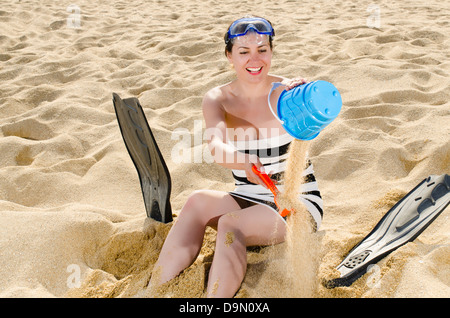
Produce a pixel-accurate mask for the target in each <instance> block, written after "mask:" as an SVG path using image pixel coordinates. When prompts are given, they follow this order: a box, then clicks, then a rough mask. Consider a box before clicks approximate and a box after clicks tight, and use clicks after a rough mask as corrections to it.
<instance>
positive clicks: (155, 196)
mask: <svg viewBox="0 0 450 318" xmlns="http://www.w3.org/2000/svg"><path fill="white" fill-rule="evenodd" d="M113 103H114V109H115V111H116V116H117V121H118V122H119V127H120V132H121V133H122V137H123V140H124V142H125V146H126V147H127V149H128V153H129V154H130V156H131V159H132V160H133V163H134V165H135V167H136V170H137V172H138V175H139V180H140V183H141V189H142V195H143V196H144V204H145V209H146V211H147V216H148V217H150V218H152V219H155V220H157V221H160V222H163V223H169V222H171V221H172V208H171V205H170V192H171V188H172V184H171V178H170V173H169V170H168V169H167V166H166V163H165V161H164V158H163V156H162V154H161V151H160V150H159V148H158V145H157V143H156V140H155V137H154V136H153V133H152V131H151V129H150V126H149V125H148V122H147V118H146V117H145V114H144V111H143V110H142V106H141V105H140V103H139V100H138V99H137V98H127V99H123V100H122V99H121V98H120V97H119V95H117V94H115V93H113Z"/></svg>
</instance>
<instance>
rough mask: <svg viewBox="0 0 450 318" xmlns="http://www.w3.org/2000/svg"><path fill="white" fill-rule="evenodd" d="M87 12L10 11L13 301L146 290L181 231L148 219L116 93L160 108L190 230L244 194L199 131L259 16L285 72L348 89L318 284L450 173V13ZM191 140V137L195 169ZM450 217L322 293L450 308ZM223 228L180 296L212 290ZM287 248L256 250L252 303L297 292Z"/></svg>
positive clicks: (5, 98) (322, 165)
mask: <svg viewBox="0 0 450 318" xmlns="http://www.w3.org/2000/svg"><path fill="white" fill-rule="evenodd" d="M71 3H72V2H69V1H66V2H65V1H48V0H43V1H26V0H22V1H18V0H14V1H13V0H5V1H2V5H1V7H0V81H1V85H0V154H1V155H0V224H1V227H0V296H1V297H141V296H142V297H144V296H146V291H145V286H146V285H147V282H148V280H149V278H150V275H151V271H152V269H153V264H154V263H155V261H156V259H157V257H158V253H159V250H160V248H161V246H162V243H163V241H164V239H165V236H166V235H167V233H168V230H169V229H170V227H171V225H172V224H161V223H157V222H155V221H153V220H150V219H147V218H146V216H145V210H144V204H143V200H142V194H141V189H140V185H139V181H138V176H137V173H136V170H135V168H134V165H133V163H132V161H131V159H130V157H129V155H128V153H127V150H126V148H125V145H124V143H123V140H122V137H121V135H120V130H119V127H118V124H117V120H116V117H115V114H114V109H113V104H112V92H116V93H118V94H119V95H120V96H121V97H123V98H126V97H138V98H139V100H140V102H141V104H142V105H143V106H144V110H145V113H146V116H147V118H148V121H149V123H150V126H151V127H152V129H153V132H154V134H155V137H156V139H157V140H158V144H159V145H160V148H161V151H162V153H163V155H164V157H165V158H166V162H167V165H168V167H169V170H170V172H171V175H172V180H173V190H172V205H173V210H174V216H175V219H176V214H177V213H178V211H179V210H180V209H181V207H182V205H183V203H184V202H185V200H186V199H187V197H188V196H189V194H190V193H191V192H192V191H194V190H196V189H217V190H224V191H228V190H232V189H233V188H234V185H233V183H232V177H231V173H230V172H229V171H227V170H226V169H224V168H221V167H220V166H218V165H216V164H211V163H208V162H207V161H208V160H207V159H210V158H209V157H208V153H207V151H206V149H207V148H206V144H205V142H202V140H201V139H202V137H201V136H202V128H201V126H199V125H198V123H199V121H200V123H201V120H202V113H201V107H200V104H201V100H202V97H203V95H204V94H205V92H206V91H208V90H209V89H210V88H212V87H214V86H217V85H220V84H224V83H226V82H228V81H230V80H232V79H233V78H234V72H233V70H232V69H231V68H230V66H229V64H228V61H227V60H226V58H225V57H224V54H223V50H224V44H223V34H224V32H225V30H226V28H227V26H228V25H229V24H230V23H231V22H232V21H233V20H235V19H236V18H239V17H241V16H243V15H245V14H247V13H253V14H256V15H261V16H264V17H266V18H268V19H269V20H271V21H272V23H273V24H274V26H275V30H276V37H275V42H274V44H275V52H274V59H273V62H272V73H273V74H277V75H282V76H286V77H294V76H303V77H306V78H308V79H309V80H316V79H322V80H326V81H330V82H332V83H333V84H334V85H335V86H336V87H337V88H338V89H339V91H340V92H341V94H342V98H343V102H344V103H343V108H342V112H341V114H340V116H339V117H338V118H337V119H336V120H335V121H334V122H333V123H332V124H331V125H330V126H329V127H328V128H327V129H326V130H325V131H324V132H323V133H321V134H320V135H319V137H317V138H316V139H315V140H314V141H313V142H312V143H311V148H310V157H311V160H312V162H313V164H314V166H315V171H316V177H317V180H318V182H319V186H320V188H321V191H322V197H323V199H324V204H325V217H324V220H323V223H322V226H321V228H320V229H319V232H318V233H317V235H318V236H317V237H318V240H319V243H320V264H319V267H318V274H317V275H318V277H317V281H318V282H319V281H320V280H322V279H324V278H327V277H329V276H330V275H332V273H333V269H334V267H335V266H337V265H338V264H339V263H340V261H341V260H342V258H343V257H344V256H345V255H346V253H347V252H348V251H349V249H350V248H351V247H352V246H353V245H354V244H356V243H357V242H358V241H359V240H361V239H362V238H363V237H364V236H365V235H366V234H367V233H368V232H369V231H370V230H371V229H372V228H373V226H374V225H375V224H376V223H377V222H378V220H379V219H380V218H381V216H382V215H383V214H384V213H385V212H386V211H387V210H388V209H389V208H390V207H391V206H392V205H393V204H394V203H395V202H396V201H397V200H399V199H400V198H401V197H402V196H403V195H404V194H405V193H407V192H408V191H409V190H411V189H412V188H413V187H414V186H415V185H416V184H417V183H418V182H420V181H421V180H422V179H424V178H426V177H427V176H428V175H430V174H443V173H450V138H449V137H450V125H449V123H450V102H449V100H450V98H449V97H450V77H449V74H450V37H449V34H450V25H449V23H450V2H448V1H437V0H429V1H419V0H413V1H407V0H405V1H376V2H372V1H362V0H358V1H311V0H304V1H288V0H280V1H262V0H260V1H256V0H255V1H253V0H249V1H236V0H231V1H217V0H206V1H197V0H183V1H180V0H174V1H136V0H129V1H85V0H78V1H76V2H75V5H76V6H70V5H71ZM373 5H375V6H373ZM378 13H379V19H378V16H377V14H378ZM176 131H178V132H180V131H181V132H183V131H184V132H189V133H190V134H191V136H192V145H191V148H188V150H189V151H190V152H186V153H185V155H186V156H187V158H188V159H187V160H185V161H184V162H179V160H177V158H176V156H174V153H173V149H174V147H175V146H176V145H177V144H179V142H180V138H179V135H177V134H175V133H174V132H176ZM196 138H197V139H196ZM198 138H200V142H197V143H194V141H198V140H199V139H198ZM175 155H176V154H175ZM199 158H200V160H198V159H199ZM449 212H450V209H449V208H447V210H446V211H444V212H443V213H442V214H441V215H440V216H439V218H438V219H437V220H436V221H435V222H434V223H433V224H432V225H431V226H430V227H429V228H428V229H427V230H426V231H425V232H423V233H422V234H421V235H420V236H419V238H417V239H416V240H415V241H414V242H411V243H408V244H406V245H405V246H403V247H401V248H399V249H398V250H396V251H395V252H393V253H392V254H391V255H389V256H388V257H386V258H385V259H383V260H382V261H380V262H379V263H378V268H377V270H376V271H373V272H371V273H368V274H367V275H365V276H363V277H362V278H361V279H359V280H358V281H357V282H355V283H354V284H353V285H352V286H351V287H347V288H336V289H334V290H328V289H325V288H324V287H323V286H322V285H321V284H317V288H316V290H315V291H314V293H313V295H312V296H315V297H450V245H449V244H450V219H449ZM214 234H215V232H214V230H212V229H208V231H207V233H206V237H205V242H204V245H203V248H202V251H201V254H200V256H199V258H198V259H197V261H196V262H195V263H194V264H193V265H192V266H191V267H189V268H188V269H187V270H186V271H185V272H183V273H182V274H181V275H180V276H179V277H177V278H176V279H175V282H173V283H172V284H171V285H170V286H167V290H165V296H173V297H203V296H204V295H205V292H206V290H205V286H206V277H207V272H208V270H209V266H210V264H211V260H212V255H213V250H214V237H215V235H214ZM286 245H287V244H281V245H279V246H275V247H267V248H253V249H249V251H248V256H249V265H248V274H247V276H246V278H245V280H244V282H243V284H242V287H241V289H240V290H239V291H238V293H237V295H236V296H237V297H279V296H283V295H287V293H284V292H283V291H284V290H285V288H286V286H288V284H287V283H288V282H287V281H288V278H287V276H286V275H284V274H285V273H283V271H280V270H279V268H278V267H276V266H271V264H274V263H277V262H278V263H279V262H282V261H283V260H285V256H286V251H289V248H287V246H286ZM299 270H301V269H299Z"/></svg>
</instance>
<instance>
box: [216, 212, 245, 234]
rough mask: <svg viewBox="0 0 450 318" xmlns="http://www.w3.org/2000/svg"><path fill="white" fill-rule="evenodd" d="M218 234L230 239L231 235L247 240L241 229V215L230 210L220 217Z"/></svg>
mask: <svg viewBox="0 0 450 318" xmlns="http://www.w3.org/2000/svg"><path fill="white" fill-rule="evenodd" d="M217 236H218V237H219V236H222V237H225V238H226V239H228V240H229V239H230V238H231V237H233V238H236V239H244V240H245V238H244V237H243V233H242V231H241V229H240V223H239V217H238V216H237V215H236V214H235V213H233V212H230V213H227V214H224V215H223V216H221V217H220V219H219V221H218V222H217Z"/></svg>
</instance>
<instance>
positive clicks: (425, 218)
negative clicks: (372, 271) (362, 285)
mask: <svg viewBox="0 0 450 318" xmlns="http://www.w3.org/2000/svg"><path fill="white" fill-rule="evenodd" d="M449 202H450V176H449V175H448V174H443V175H440V176H436V175H431V176H429V177H428V178H426V179H424V180H423V181H422V182H421V183H419V184H418V185H417V186H416V187H415V188H414V189H413V190H411V191H410V192H409V193H408V194H407V195H405V196H404V197H403V198H402V199H401V200H400V201H399V202H397V203H396V204H395V205H394V206H393V207H392V208H391V209H390V210H389V211H388V212H387V213H386V214H385V215H384V216H383V218H382V219H381V220H380V222H378V224H377V225H376V226H375V228H374V229H373V230H372V232H370V233H369V235H367V236H366V237H365V238H364V239H363V240H362V241H361V242H359V243H358V244H357V245H356V246H355V247H354V248H353V249H352V250H351V251H350V252H349V254H348V255H347V256H346V257H345V259H344V260H343V261H342V262H341V263H340V264H339V266H337V270H338V271H339V272H340V273H341V276H340V277H339V278H336V279H332V280H329V281H326V282H324V285H325V286H326V287H327V288H334V287H339V286H350V285H351V284H353V282H354V281H356V280H357V279H358V278H359V277H361V276H362V275H364V274H365V273H366V271H367V268H368V266H369V265H371V264H374V263H376V262H378V261H379V260H380V259H382V258H383V257H385V256H386V255H388V254H389V253H391V252H392V251H394V250H395V249H397V248H398V247H400V246H402V245H404V244H406V243H408V242H410V241H413V240H414V239H415V238H416V237H417V236H419V234H420V233H422V232H423V231H424V230H425V229H426V228H427V227H428V226H429V225H430V224H431V222H433V221H434V220H435V219H436V218H437V217H438V216H439V214H441V213H442V211H444V210H445V208H446V207H447V206H448V204H449Z"/></svg>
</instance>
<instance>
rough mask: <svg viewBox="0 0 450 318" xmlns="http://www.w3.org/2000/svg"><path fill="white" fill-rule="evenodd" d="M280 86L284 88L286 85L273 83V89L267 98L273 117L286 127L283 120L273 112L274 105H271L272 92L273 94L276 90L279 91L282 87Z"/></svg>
mask: <svg viewBox="0 0 450 318" xmlns="http://www.w3.org/2000/svg"><path fill="white" fill-rule="evenodd" d="M280 86H284V84H282V83H281V82H273V83H272V88H271V89H270V92H269V96H268V97H267V102H268V104H269V109H270V111H271V112H272V114H273V116H275V118H276V119H277V120H278V121H279V122H280V123H281V124H282V125H284V121H283V120H281V118H280V117H278V115H277V114H275V112H274V111H273V108H272V104H271V103H270V96H271V95H272V92H273V91H274V90H275V89H277V88H278V87H280Z"/></svg>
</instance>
